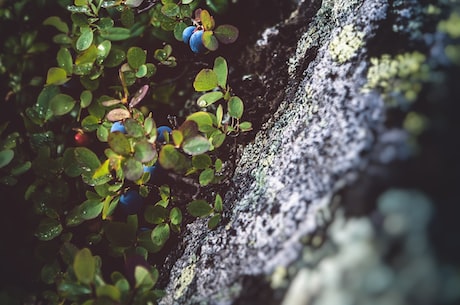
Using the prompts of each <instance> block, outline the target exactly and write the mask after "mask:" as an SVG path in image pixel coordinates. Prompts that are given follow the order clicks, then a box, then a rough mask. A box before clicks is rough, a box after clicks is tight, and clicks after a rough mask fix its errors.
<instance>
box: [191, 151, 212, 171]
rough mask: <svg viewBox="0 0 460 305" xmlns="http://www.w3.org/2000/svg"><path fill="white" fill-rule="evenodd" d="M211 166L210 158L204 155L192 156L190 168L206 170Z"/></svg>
mask: <svg viewBox="0 0 460 305" xmlns="http://www.w3.org/2000/svg"><path fill="white" fill-rule="evenodd" d="M211 165H212V160H211V157H210V156H208V155H206V154H201V155H197V156H193V158H192V166H193V167H195V168H196V169H206V168H208V167H210V166H211Z"/></svg>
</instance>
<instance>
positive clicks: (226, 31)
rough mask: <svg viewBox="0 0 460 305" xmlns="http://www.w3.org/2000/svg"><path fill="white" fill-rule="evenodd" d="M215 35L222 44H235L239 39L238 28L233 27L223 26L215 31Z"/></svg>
mask: <svg viewBox="0 0 460 305" xmlns="http://www.w3.org/2000/svg"><path fill="white" fill-rule="evenodd" d="M214 35H216V38H217V39H218V40H219V41H220V42H222V43H224V44H229V43H233V42H235V41H236V40H237V39H238V35H239V31H238V28H236V27H235V26H233V25H230V24H223V25H220V26H218V27H217V28H216V29H215V30H214Z"/></svg>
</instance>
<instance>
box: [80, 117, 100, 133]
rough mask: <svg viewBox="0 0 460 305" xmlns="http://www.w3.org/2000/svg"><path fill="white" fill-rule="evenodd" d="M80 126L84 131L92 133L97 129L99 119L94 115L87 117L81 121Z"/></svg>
mask: <svg viewBox="0 0 460 305" xmlns="http://www.w3.org/2000/svg"><path fill="white" fill-rule="evenodd" d="M81 126H82V127H83V129H84V130H85V131H94V130H96V129H97V128H99V126H100V125H99V119H98V118H97V117H95V116H94V115H88V116H87V117H85V118H84V119H83V120H82V121H81Z"/></svg>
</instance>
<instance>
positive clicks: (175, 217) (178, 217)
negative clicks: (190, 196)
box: [169, 207, 182, 226]
mask: <svg viewBox="0 0 460 305" xmlns="http://www.w3.org/2000/svg"><path fill="white" fill-rule="evenodd" d="M169 219H170V220H171V223H172V224H173V225H176V226H178V225H180V224H181V223H182V212H181V211H180V209H179V208H177V207H175V208H172V209H171V212H170V213H169Z"/></svg>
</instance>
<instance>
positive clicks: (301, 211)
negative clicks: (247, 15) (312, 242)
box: [160, 0, 455, 305]
mask: <svg viewBox="0 0 460 305" xmlns="http://www.w3.org/2000/svg"><path fill="white" fill-rule="evenodd" d="M402 2H403V1H394V2H392V3H390V2H389V1H386V0H363V1H350V0H346V1H345V0H343V1H342V0H336V1H333V0H324V1H322V2H321V3H319V2H318V1H313V2H311V3H307V1H298V9H297V10H296V11H295V12H293V13H292V15H291V17H290V18H289V19H288V20H286V21H284V22H283V23H280V24H278V25H275V26H274V27H272V28H269V29H267V30H266V31H265V32H263V33H262V34H261V37H260V38H259V40H258V41H257V42H256V44H255V46H254V49H255V52H261V53H263V52H267V53H270V52H271V53H273V54H277V50H276V49H273V48H274V46H273V45H272V42H271V41H272V40H273V39H276V37H277V35H283V34H284V35H285V34H286V33H285V32H283V31H286V28H287V27H288V26H289V29H290V30H292V28H293V27H294V28H295V29H296V30H299V31H303V32H301V34H300V35H299V39H298V42H297V45H296V46H295V48H293V52H291V54H290V56H289V57H286V58H284V59H283V60H284V62H285V63H286V64H285V66H284V67H282V68H281V69H283V70H284V71H285V73H286V75H288V77H289V82H288V85H287V86H286V87H285V88H284V91H283V92H282V96H283V99H282V101H281V102H280V103H279V105H277V108H276V111H275V113H273V114H272V115H271V116H270V119H269V120H268V121H267V122H265V123H264V125H263V126H262V128H261V130H260V131H259V132H258V133H257V135H256V136H255V139H254V141H253V142H252V143H250V144H248V145H246V146H245V147H240V151H241V154H240V155H239V158H238V162H237V167H236V170H235V173H234V177H233V182H234V187H232V188H231V189H230V191H229V192H228V193H227V195H226V196H225V200H224V201H225V205H226V212H225V218H226V219H227V220H228V221H227V223H226V225H224V226H219V227H218V228H217V229H216V230H212V231H210V230H208V229H207V223H206V221H205V220H197V221H195V222H193V223H191V224H189V225H188V226H187V227H186V233H185V234H184V238H183V240H182V241H181V244H182V245H183V247H184V251H183V253H182V255H181V256H180V257H178V258H177V259H175V262H174V264H173V267H172V269H171V273H170V281H169V284H168V286H167V287H166V296H165V297H164V298H163V299H162V300H161V302H160V304H163V305H165V304H234V303H235V302H236V300H237V299H238V298H239V297H240V296H241V295H242V294H244V292H245V290H246V289H248V288H247V287H246V286H245V283H244V279H245V278H247V277H248V276H249V277H251V276H253V277H260V278H267V279H271V284H272V288H273V290H276V289H278V288H280V289H281V291H282V293H283V294H284V293H286V294H285V296H283V297H282V298H280V299H284V301H283V302H282V304H286V305H288V304H289V305H297V304H298V305H301V304H370V303H372V304H407V303H406V302H407V300H408V299H409V297H410V296H415V299H416V300H418V301H420V302H414V303H413V304H433V303H432V302H433V301H434V300H435V298H436V297H438V290H439V287H438V285H436V280H437V276H438V273H437V271H436V270H437V269H436V267H437V266H436V261H435V259H434V258H433V256H432V253H431V252H430V251H431V250H430V245H429V243H428V241H427V239H426V236H425V235H426V226H427V223H428V220H429V219H430V217H431V208H430V201H429V200H428V199H427V198H425V197H424V195H423V194H419V193H405V192H403V191H401V192H400V193H397V192H396V191H395V192H396V193H395V192H393V193H391V192H390V193H386V194H385V196H384V197H382V198H381V199H380V201H379V202H378V208H377V211H378V212H377V214H378V215H379V217H380V220H381V221H382V222H383V224H382V223H376V222H375V221H373V219H372V218H370V217H369V216H363V217H359V218H354V219H351V220H349V221H348V220H347V219H346V217H345V216H344V213H345V212H344V210H343V208H338V210H337V211H336V207H337V202H338V200H339V199H338V198H339V196H337V194H338V193H339V192H340V191H341V190H343V189H345V188H347V187H350V186H352V185H353V184H354V183H355V182H356V181H357V178H358V177H359V175H360V173H361V172H362V171H363V170H365V169H368V168H369V166H370V164H371V163H378V164H381V165H382V166H384V165H385V164H389V163H391V162H393V161H395V160H404V159H406V158H408V156H409V154H410V149H409V147H408V145H407V140H408V134H407V132H405V131H404V130H402V129H397V128H396V129H395V128H388V127H386V126H385V124H384V123H385V118H386V111H387V106H386V105H385V101H384V98H383V97H382V95H381V94H379V93H378V92H377V91H375V90H371V91H368V92H366V91H363V87H364V86H365V84H366V82H367V79H366V73H367V70H368V69H369V66H370V56H371V55H370V54H369V52H370V51H369V49H368V46H369V43H370V42H371V41H375V39H376V35H378V33H379V31H380V30H381V28H380V27H381V26H382V24H383V23H384V22H386V21H387V17H388V12H390V11H391V12H392V14H394V15H395V16H397V18H394V19H395V24H394V25H393V28H394V29H393V30H394V31H402V32H404V31H409V30H410V31H411V39H420V38H421V37H422V36H423V34H422V32H421V31H422V29H421V28H422V25H423V19H422V18H421V17H420V14H421V13H422V12H423V7H422V6H421V4H420V3H419V1H409V2H411V3H410V5H409V4H403V3H402ZM315 5H316V6H317V7H319V9H318V10H317V11H316V12H313V13H312V12H311V10H312V9H313V8H314V7H315ZM391 5H392V6H391ZM390 6H391V7H390ZM303 16H313V17H312V18H306V17H303ZM407 24H410V26H411V28H410V29H408V28H406V27H404V26H405V25H407ZM347 25H349V27H346V26H347ZM344 30H347V32H343V31H344ZM350 35H351V36H350ZM356 37H358V38H360V39H361V40H360V39H358V40H356ZM347 39H349V40H347ZM334 40H335V41H336V42H337V43H339V44H340V43H341V44H342V47H343V44H347V43H348V44H349V45H348V46H347V47H346V48H345V51H343V52H344V53H346V54H340V56H336V55H337V54H336V52H337V51H336V50H335V49H333V48H332V47H331V43H332V41H334ZM355 43H356V44H358V45H355ZM436 46H437V47H439V43H438V44H437V45H436ZM277 47H279V46H277ZM280 54H281V52H280ZM283 54H284V53H283ZM312 54H313V55H312ZM266 77H267V76H266V75H265V76H264V75H259V78H260V79H261V80H263V81H264V82H266V83H268V84H270V82H275V80H273V79H266ZM267 88H269V87H267ZM267 90H269V89H267ZM412 195H414V196H415V197H413V196H412ZM391 196H395V197H393V198H396V199H395V200H392V199H391V198H392V197H391ZM398 203H401V204H398ZM404 204H407V205H408V206H405V205H404ZM414 205H419V206H417V207H415V206H414ZM414 209H416V210H417V213H411V211H413V210H414ZM318 231H325V232H327V233H326V234H325V238H326V241H325V243H324V244H323V245H322V246H321V247H320V248H319V249H318V248H315V247H310V246H306V244H305V242H304V240H305V239H306V238H307V239H308V238H312V237H314V236H315V232H318ZM398 238H399V239H401V238H402V239H403V240H404V245H405V246H404V247H405V248H404V249H403V250H401V254H400V258H401V261H400V262H401V265H400V266H395V265H391V264H388V263H387V262H386V261H385V260H384V258H383V255H384V253H386V250H387V249H386V247H389V246H390V245H392V244H393V243H394V242H395V240H396V239H398ZM290 268H291V269H290ZM292 268H293V269H292ZM289 270H291V271H292V270H293V271H292V272H291V271H289ZM347 276H349V277H348V278H347ZM427 278H429V280H428V279H427ZM454 278H455V277H454ZM423 279H427V280H426V281H424V280H423ZM453 282H455V281H454V280H453ZM453 282H452V281H451V282H449V283H453ZM288 287H289V288H288ZM397 287H399V288H397ZM420 287H422V289H423V293H422V294H420V295H419V296H418V297H417V292H418V291H420V289H421V288H420ZM254 304H255V303H254Z"/></svg>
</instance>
